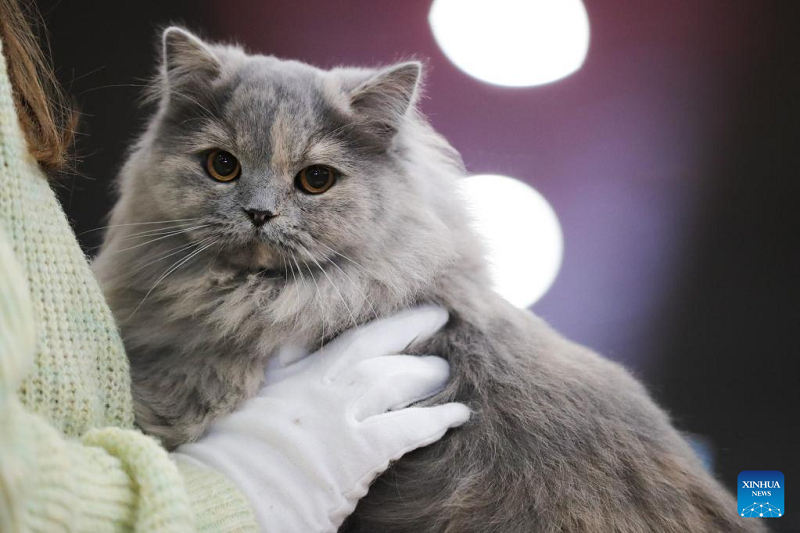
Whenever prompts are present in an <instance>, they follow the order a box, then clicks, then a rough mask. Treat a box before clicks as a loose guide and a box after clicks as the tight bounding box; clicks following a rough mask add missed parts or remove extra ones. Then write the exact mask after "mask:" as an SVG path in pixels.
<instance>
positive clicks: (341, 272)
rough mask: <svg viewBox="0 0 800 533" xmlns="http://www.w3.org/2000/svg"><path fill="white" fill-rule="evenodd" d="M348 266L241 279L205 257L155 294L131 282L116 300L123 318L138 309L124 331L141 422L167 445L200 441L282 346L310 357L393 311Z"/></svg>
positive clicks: (381, 293) (380, 291)
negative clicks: (208, 262)
mask: <svg viewBox="0 0 800 533" xmlns="http://www.w3.org/2000/svg"><path fill="white" fill-rule="evenodd" d="M345 268H346V267H344V266H340V265H335V266H334V265H332V264H329V265H325V267H323V269H324V270H323V269H318V270H311V271H308V272H305V273H304V276H302V277H298V276H297V274H296V272H295V273H294V275H292V274H293V273H292V272H291V271H290V270H289V269H288V268H287V269H285V270H282V271H263V272H255V273H241V272H236V271H235V270H232V269H224V268H209V267H208V266H206V265H204V263H203V262H202V261H200V262H199V264H198V266H197V267H195V268H190V269H187V271H186V272H183V273H181V275H179V276H175V277H174V278H173V279H171V280H170V282H169V284H166V285H164V286H163V287H161V286H157V287H156V288H155V289H153V290H150V289H149V288H148V287H149V286H150V280H144V279H142V280H140V281H139V282H138V283H136V284H135V285H136V286H137V290H133V291H131V290H130V289H131V287H130V286H128V291H127V292H128V293H129V294H130V295H131V296H130V297H128V298H125V299H124V300H122V301H120V300H119V299H114V300H113V301H115V302H117V304H116V308H115V309H114V311H115V313H116V314H117V315H118V316H125V315H126V314H127V313H129V312H130V313H132V317H131V319H130V320H123V321H122V322H121V330H122V334H123V338H124V340H125V344H126V346H127V348H128V354H129V358H130V363H131V375H132V379H133V382H134V394H135V399H136V410H137V413H136V414H137V421H138V423H139V424H140V425H141V426H142V427H143V429H145V430H146V431H148V432H149V433H152V434H155V435H158V436H159V437H161V438H162V440H164V442H165V444H167V445H168V446H174V445H177V444H179V443H182V442H186V441H191V440H195V439H196V438H198V437H199V436H200V435H201V434H202V433H203V431H204V430H205V429H206V427H207V426H208V424H209V423H210V422H211V421H213V420H214V419H215V418H217V417H219V416H221V415H223V414H225V413H227V412H230V411H232V410H233V409H234V408H235V407H236V406H237V405H238V404H239V403H240V402H241V401H242V400H244V399H246V398H248V397H251V396H253V395H254V394H255V393H256V391H257V390H258V387H259V386H260V384H261V382H262V380H263V374H264V368H265V366H266V363H267V361H268V360H269V358H270V356H272V355H274V354H275V353H276V352H277V351H278V350H279V349H281V348H282V347H284V346H287V345H292V346H296V347H300V348H303V349H306V350H309V351H311V350H313V349H315V348H318V347H320V346H321V345H322V344H324V343H325V342H327V341H328V340H330V339H331V338H333V337H335V336H336V335H338V334H339V333H340V332H342V331H344V330H345V329H347V328H349V327H352V326H353V325H355V324H361V323H363V322H366V321H368V320H369V319H371V318H375V317H377V316H382V315H385V314H388V313H389V312H392V311H393V310H395V309H397V307H398V306H397V305H396V304H394V303H393V302H394V299H393V298H391V297H390V296H389V295H388V293H387V290H388V289H387V288H385V287H383V286H381V285H380V284H375V286H369V285H367V286H364V287H361V286H355V285H354V284H355V283H356V280H355V279H354V277H355V278H357V277H358V273H357V272H347V271H346V270H345ZM343 282H349V283H350V284H351V285H353V287H351V290H348V288H347V287H346V286H345V285H346V283H343ZM355 289H358V290H355ZM147 291H149V292H150V294H147ZM365 291H367V292H368V293H371V294H372V295H373V296H372V297H371V298H370V297H366V298H364V295H365ZM143 293H144V295H146V298H145V297H144V296H142V294H143ZM131 309H132V311H131Z"/></svg>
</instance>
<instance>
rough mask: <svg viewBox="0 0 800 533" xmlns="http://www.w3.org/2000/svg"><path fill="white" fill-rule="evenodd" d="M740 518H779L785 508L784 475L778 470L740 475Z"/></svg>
mask: <svg viewBox="0 0 800 533" xmlns="http://www.w3.org/2000/svg"><path fill="white" fill-rule="evenodd" d="M738 483H739V487H738V497H739V498H738V500H739V509H738V511H739V516H743V517H746V518H778V517H781V516H783V514H784V513H785V512H786V510H785V509H784V507H783V473H782V472H778V471H777V470H745V471H743V472H740V473H739V482H738Z"/></svg>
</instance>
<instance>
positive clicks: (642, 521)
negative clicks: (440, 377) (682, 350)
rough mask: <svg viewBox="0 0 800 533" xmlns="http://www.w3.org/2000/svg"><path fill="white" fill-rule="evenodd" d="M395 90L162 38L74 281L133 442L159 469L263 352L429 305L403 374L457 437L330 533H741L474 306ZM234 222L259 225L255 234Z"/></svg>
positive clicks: (592, 370)
mask: <svg viewBox="0 0 800 533" xmlns="http://www.w3.org/2000/svg"><path fill="white" fill-rule="evenodd" d="M419 76H420V65H419V64H418V63H414V62H410V63H404V64H400V65H397V66H394V67H390V68H388V69H384V70H380V71H378V70H363V69H333V70H331V71H323V70H319V69H316V68H313V67H311V66H308V65H305V64H301V63H298V62H292V61H281V60H278V59H276V58H273V57H264V56H251V55H246V54H245V53H244V52H242V51H241V50H240V49H238V48H236V47H228V46H212V45H207V44H205V43H203V42H202V41H200V40H198V39H197V38H195V37H193V36H192V35H191V34H188V33H185V32H183V31H181V30H179V29H175V28H173V29H169V30H167V32H166V33H165V35H164V60H163V65H162V68H161V75H160V79H159V83H158V87H157V91H156V95H155V98H156V99H157V100H158V109H157V111H156V113H155V116H154V117H153V119H152V121H151V122H150V124H149V126H148V127H147V129H146V131H145V133H144V134H143V135H142V137H141V139H140V140H139V142H138V143H137V144H136V146H135V147H134V149H133V151H132V153H131V155H130V158H129V159H128V161H127V163H126V165H125V166H124V168H123V170H122V173H121V179H120V198H119V202H118V204H117V205H116V206H115V207H114V210H113V213H112V216H111V227H110V229H109V230H108V232H107V234H106V237H105V243H104V246H103V249H102V252H101V253H100V255H99V257H98V258H97V259H96V261H95V263H94V269H95V272H96V273H97V275H98V278H99V279H100V281H101V284H102V286H103V289H104V291H105V294H106V296H107V298H108V301H109V302H110V304H111V306H112V309H113V311H114V313H115V315H116V317H117V319H118V321H119V324H120V326H121V330H122V334H123V337H124V341H125V345H126V347H127V350H128V354H129V356H130V362H131V373H132V377H133V383H134V397H135V402H136V416H137V421H138V423H139V424H140V425H141V427H142V428H144V429H145V430H146V431H148V432H150V433H152V434H154V435H157V436H159V437H161V438H162V440H163V441H164V442H165V443H166V444H167V445H168V446H175V445H177V444H179V443H181V442H186V441H191V440H194V439H197V438H198V437H200V435H201V434H202V433H203V431H204V430H205V428H206V427H207V426H208V424H209V422H211V421H212V420H213V419H214V418H215V417H217V416H219V415H222V414H223V413H227V412H229V411H231V410H232V409H234V408H235V407H236V406H237V405H238V404H239V403H240V402H241V401H242V400H243V399H244V398H247V397H248V396H250V395H252V394H253V393H254V392H255V391H256V389H257V387H258V386H259V383H260V381H261V379H262V375H263V369H264V366H265V362H266V361H267V359H268V358H269V357H270V356H271V355H273V354H274V353H275V351H276V349H277V348H278V347H279V346H281V345H285V344H294V345H300V346H303V347H305V348H307V349H314V348H316V347H318V346H319V345H320V343H322V342H325V341H327V340H329V339H331V338H332V337H334V336H336V335H337V334H338V333H340V332H342V331H343V330H345V329H347V328H350V327H352V326H353V324H354V323H363V322H366V321H368V320H370V319H372V318H373V317H375V316H382V315H387V314H391V313H393V312H395V311H397V310H399V309H402V308H406V307H409V306H412V305H415V304H418V303H423V302H434V303H438V304H440V305H443V306H445V307H446V308H447V309H449V310H450V313H451V320H450V322H449V323H448V325H447V326H446V327H445V328H444V330H442V331H441V332H440V333H439V334H437V335H436V336H435V338H434V339H433V340H432V341H430V342H428V343H426V344H425V345H422V346H414V347H411V348H410V350H411V351H413V352H414V353H434V354H438V355H441V356H443V357H445V358H447V359H448V360H449V361H450V364H451V368H452V378H451V381H450V383H449V385H448V386H447V388H446V389H445V390H444V391H443V392H441V393H440V394H439V395H437V396H436V397H435V398H433V399H432V400H430V402H431V403H439V402H446V401H452V400H457V401H461V402H465V403H466V404H468V405H469V406H470V407H471V408H472V409H473V411H474V414H473V416H472V418H471V420H470V422H469V423H468V424H467V425H466V426H464V427H461V428H458V429H455V430H452V431H450V432H449V433H448V434H447V435H446V436H445V438H443V439H442V440H441V441H440V442H438V443H436V444H434V445H431V446H429V447H427V448H425V449H422V450H418V451H416V452H413V453H411V454H409V455H408V456H406V457H404V458H403V459H401V460H400V461H398V462H397V463H396V464H394V466H393V467H392V468H391V469H390V470H389V471H388V472H387V473H385V474H384V475H383V476H381V477H380V478H379V479H378V480H377V481H376V483H375V484H374V485H373V486H372V487H371V488H370V491H369V494H368V495H367V496H366V497H365V498H364V499H363V500H362V501H361V502H360V504H359V505H358V508H357V509H356V512H355V513H354V515H353V516H352V517H351V518H350V519H349V520H348V522H347V523H346V524H345V526H344V527H343V529H345V530H347V531H404V532H423V531H450V532H462V531H486V532H489V531H496V532H534V531H536V532H557V531H584V532H603V533H606V532H631V533H633V532H635V533H641V532H647V531H674V532H685V531H697V532H700V531H709V532H710V531H715V532H716V531H719V532H734V531H746V530H748V531H753V530H759V528H760V525H759V524H758V523H757V522H756V521H752V520H750V521H746V520H743V519H741V518H740V517H739V516H738V515H737V513H736V503H735V502H734V500H733V499H732V498H731V497H730V496H729V495H728V494H727V493H726V492H725V491H724V490H723V489H722V488H721V487H720V486H719V485H718V483H717V482H716V481H715V480H714V479H713V478H712V477H711V476H710V475H709V474H708V473H707V472H706V471H705V470H704V468H703V466H702V465H701V463H700V462H699V461H698V459H697V458H696V457H695V455H694V454H693V452H692V451H691V449H690V448H689V446H687V444H686V443H685V442H684V440H683V439H682V438H681V437H680V436H679V435H678V433H677V432H676V431H675V430H674V429H673V428H672V426H671V425H670V421H669V420H668V418H667V416H666V415H665V414H664V413H663V412H662V411H661V410H660V409H659V408H658V407H657V406H656V405H655V404H654V403H653V402H652V401H651V400H650V398H649V397H648V395H647V393H646V391H645V390H644V389H643V387H642V386H641V385H640V384H639V383H637V382H636V381H635V380H634V379H633V378H632V377H631V376H630V375H629V374H628V373H627V372H626V371H625V370H624V369H623V368H621V367H620V366H618V365H616V364H614V363H611V362H609V361H607V360H605V359H603V358H601V357H599V356H597V355H595V354H594V353H592V352H590V351H589V350H587V349H586V348H583V347H581V346H578V345H576V344H574V343H572V342H570V341H568V340H566V339H564V338H563V337H561V336H560V335H558V334H557V333H556V332H554V331H553V330H552V329H550V328H549V327H548V326H547V325H546V324H545V323H544V322H542V321H541V320H539V319H538V318H536V317H535V316H534V315H532V314H531V313H529V312H527V311H522V310H519V309H516V308H514V307H512V306H511V305H509V304H508V303H506V302H505V301H504V300H503V299H501V298H500V297H498V296H497V295H496V294H495V293H494V292H493V291H492V290H491V289H490V283H489V280H488V278H487V274H486V267H485V260H484V257H483V254H482V251H481V249H480V246H479V245H478V244H477V242H476V238H475V236H474V235H473V233H472V231H471V229H470V228H469V225H468V223H467V215H466V214H465V212H464V208H463V206H462V201H461V199H460V197H459V194H458V184H457V180H458V178H459V177H460V176H461V175H462V174H463V169H462V165H461V162H460V158H459V156H458V154H457V153H456V152H455V151H454V150H453V149H452V148H451V147H450V145H449V144H448V143H447V142H446V141H445V140H444V139H443V138H442V137H441V136H439V135H438V134H437V133H435V132H434V131H433V130H432V129H431V127H430V126H429V125H428V123H427V122H426V120H425V119H424V118H423V117H422V116H421V115H420V113H418V112H417V111H416V108H415V103H416V100H417V98H418V93H419V88H418V86H419ZM215 147H219V148H222V149H226V150H228V151H230V152H232V153H234V154H235V155H236V156H237V157H238V158H239V159H240V160H241V163H242V167H243V172H242V175H241V177H240V178H239V179H238V180H237V181H235V182H230V183H217V182H214V181H213V180H212V179H210V178H209V177H208V176H207V175H206V173H205V171H204V168H203V154H205V150H208V149H212V148H215ZM310 164H328V165H330V166H332V167H335V168H337V169H339V170H340V171H341V172H342V173H343V176H342V177H341V178H340V179H339V180H338V182H337V184H336V185H334V186H333V187H332V188H331V189H330V190H329V191H328V192H326V193H324V194H321V195H318V196H311V195H306V194H303V193H301V192H299V191H298V190H297V188H296V187H295V186H294V176H295V175H296V174H297V172H298V171H299V170H300V169H301V168H303V167H305V166H307V165H310ZM247 208H255V209H262V210H270V211H273V212H276V213H280V216H278V217H277V218H275V219H273V220H271V221H269V222H267V223H266V224H265V225H264V226H263V227H262V228H261V230H260V231H256V230H255V229H254V226H253V225H252V224H251V222H250V220H249V219H248V217H247V216H246V214H245V213H244V212H243V209H247ZM186 219H192V220H186ZM169 220H177V221H178V222H176V223H175V224H167V223H163V222H161V221H169ZM180 223H182V224H184V225H183V226H177V224H180ZM173 226H175V227H173ZM145 230H152V231H151V232H149V233H144V234H141V232H142V231H145ZM159 230H162V231H159ZM170 230H172V233H169V231H170ZM154 239H157V240H154ZM195 252H196V255H193V256H191V259H188V260H186V261H185V262H183V263H176V262H177V261H178V260H180V259H183V258H187V257H190V254H192V253H195ZM170 254H174V255H170ZM173 263H174V264H176V267H175V268H173V269H172V270H170V271H169V272H170V273H169V275H168V276H167V277H165V278H163V277H162V274H163V273H165V272H166V271H167V267H168V266H169V265H171V264H173Z"/></svg>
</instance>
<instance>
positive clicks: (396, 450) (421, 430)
mask: <svg viewBox="0 0 800 533" xmlns="http://www.w3.org/2000/svg"><path fill="white" fill-rule="evenodd" d="M469 417H470V410H469V408H468V407H467V406H466V405H464V404H462V403H446V404H443V405H436V406H434V407H406V408H405V409H400V410H398V411H391V412H389V413H383V414H380V415H375V416H371V417H369V418H367V419H366V420H364V422H362V423H361V424H362V427H363V429H364V431H366V432H367V434H368V435H369V437H370V439H371V442H374V443H375V445H376V446H379V447H380V448H382V450H383V451H384V455H385V456H386V457H387V458H388V459H389V460H396V459H399V458H400V457H402V456H403V455H404V454H406V453H408V452H410V451H411V450H415V449H417V448H421V447H423V446H427V445H429V444H431V443H434V442H436V441H437V440H439V439H441V438H442V437H443V436H444V434H445V432H447V430H448V429H450V428H453V427H456V426H460V425H461V424H463V423H464V422H466V421H467V420H468V419H469Z"/></svg>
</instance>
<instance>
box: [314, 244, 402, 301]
mask: <svg viewBox="0 0 800 533" xmlns="http://www.w3.org/2000/svg"><path fill="white" fill-rule="evenodd" d="M318 244H319V245H321V246H323V247H324V248H327V249H328V250H330V251H331V252H333V253H334V254H336V255H338V256H339V257H341V258H342V259H345V260H346V261H349V262H350V263H352V264H353V265H355V266H356V267H358V268H360V269H361V270H362V271H363V272H364V273H365V274H367V275H368V276H370V277H371V278H372V279H374V280H375V281H377V282H379V283H383V284H384V285H388V286H389V287H390V288H391V289H392V290H394V291H395V293H396V294H398V295H399V294H403V291H401V290H400V289H399V288H398V287H397V285H395V284H394V282H393V281H391V280H389V279H383V278H380V277H378V276H376V275H375V273H374V272H372V271H371V270H369V269H368V268H367V267H365V266H364V265H362V264H361V263H359V262H358V261H356V260H355V259H351V258H350V257H348V256H346V255H345V254H343V253H341V252H339V251H337V250H334V249H333V248H331V247H330V246H328V245H326V244H325V243H324V242H318Z"/></svg>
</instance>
